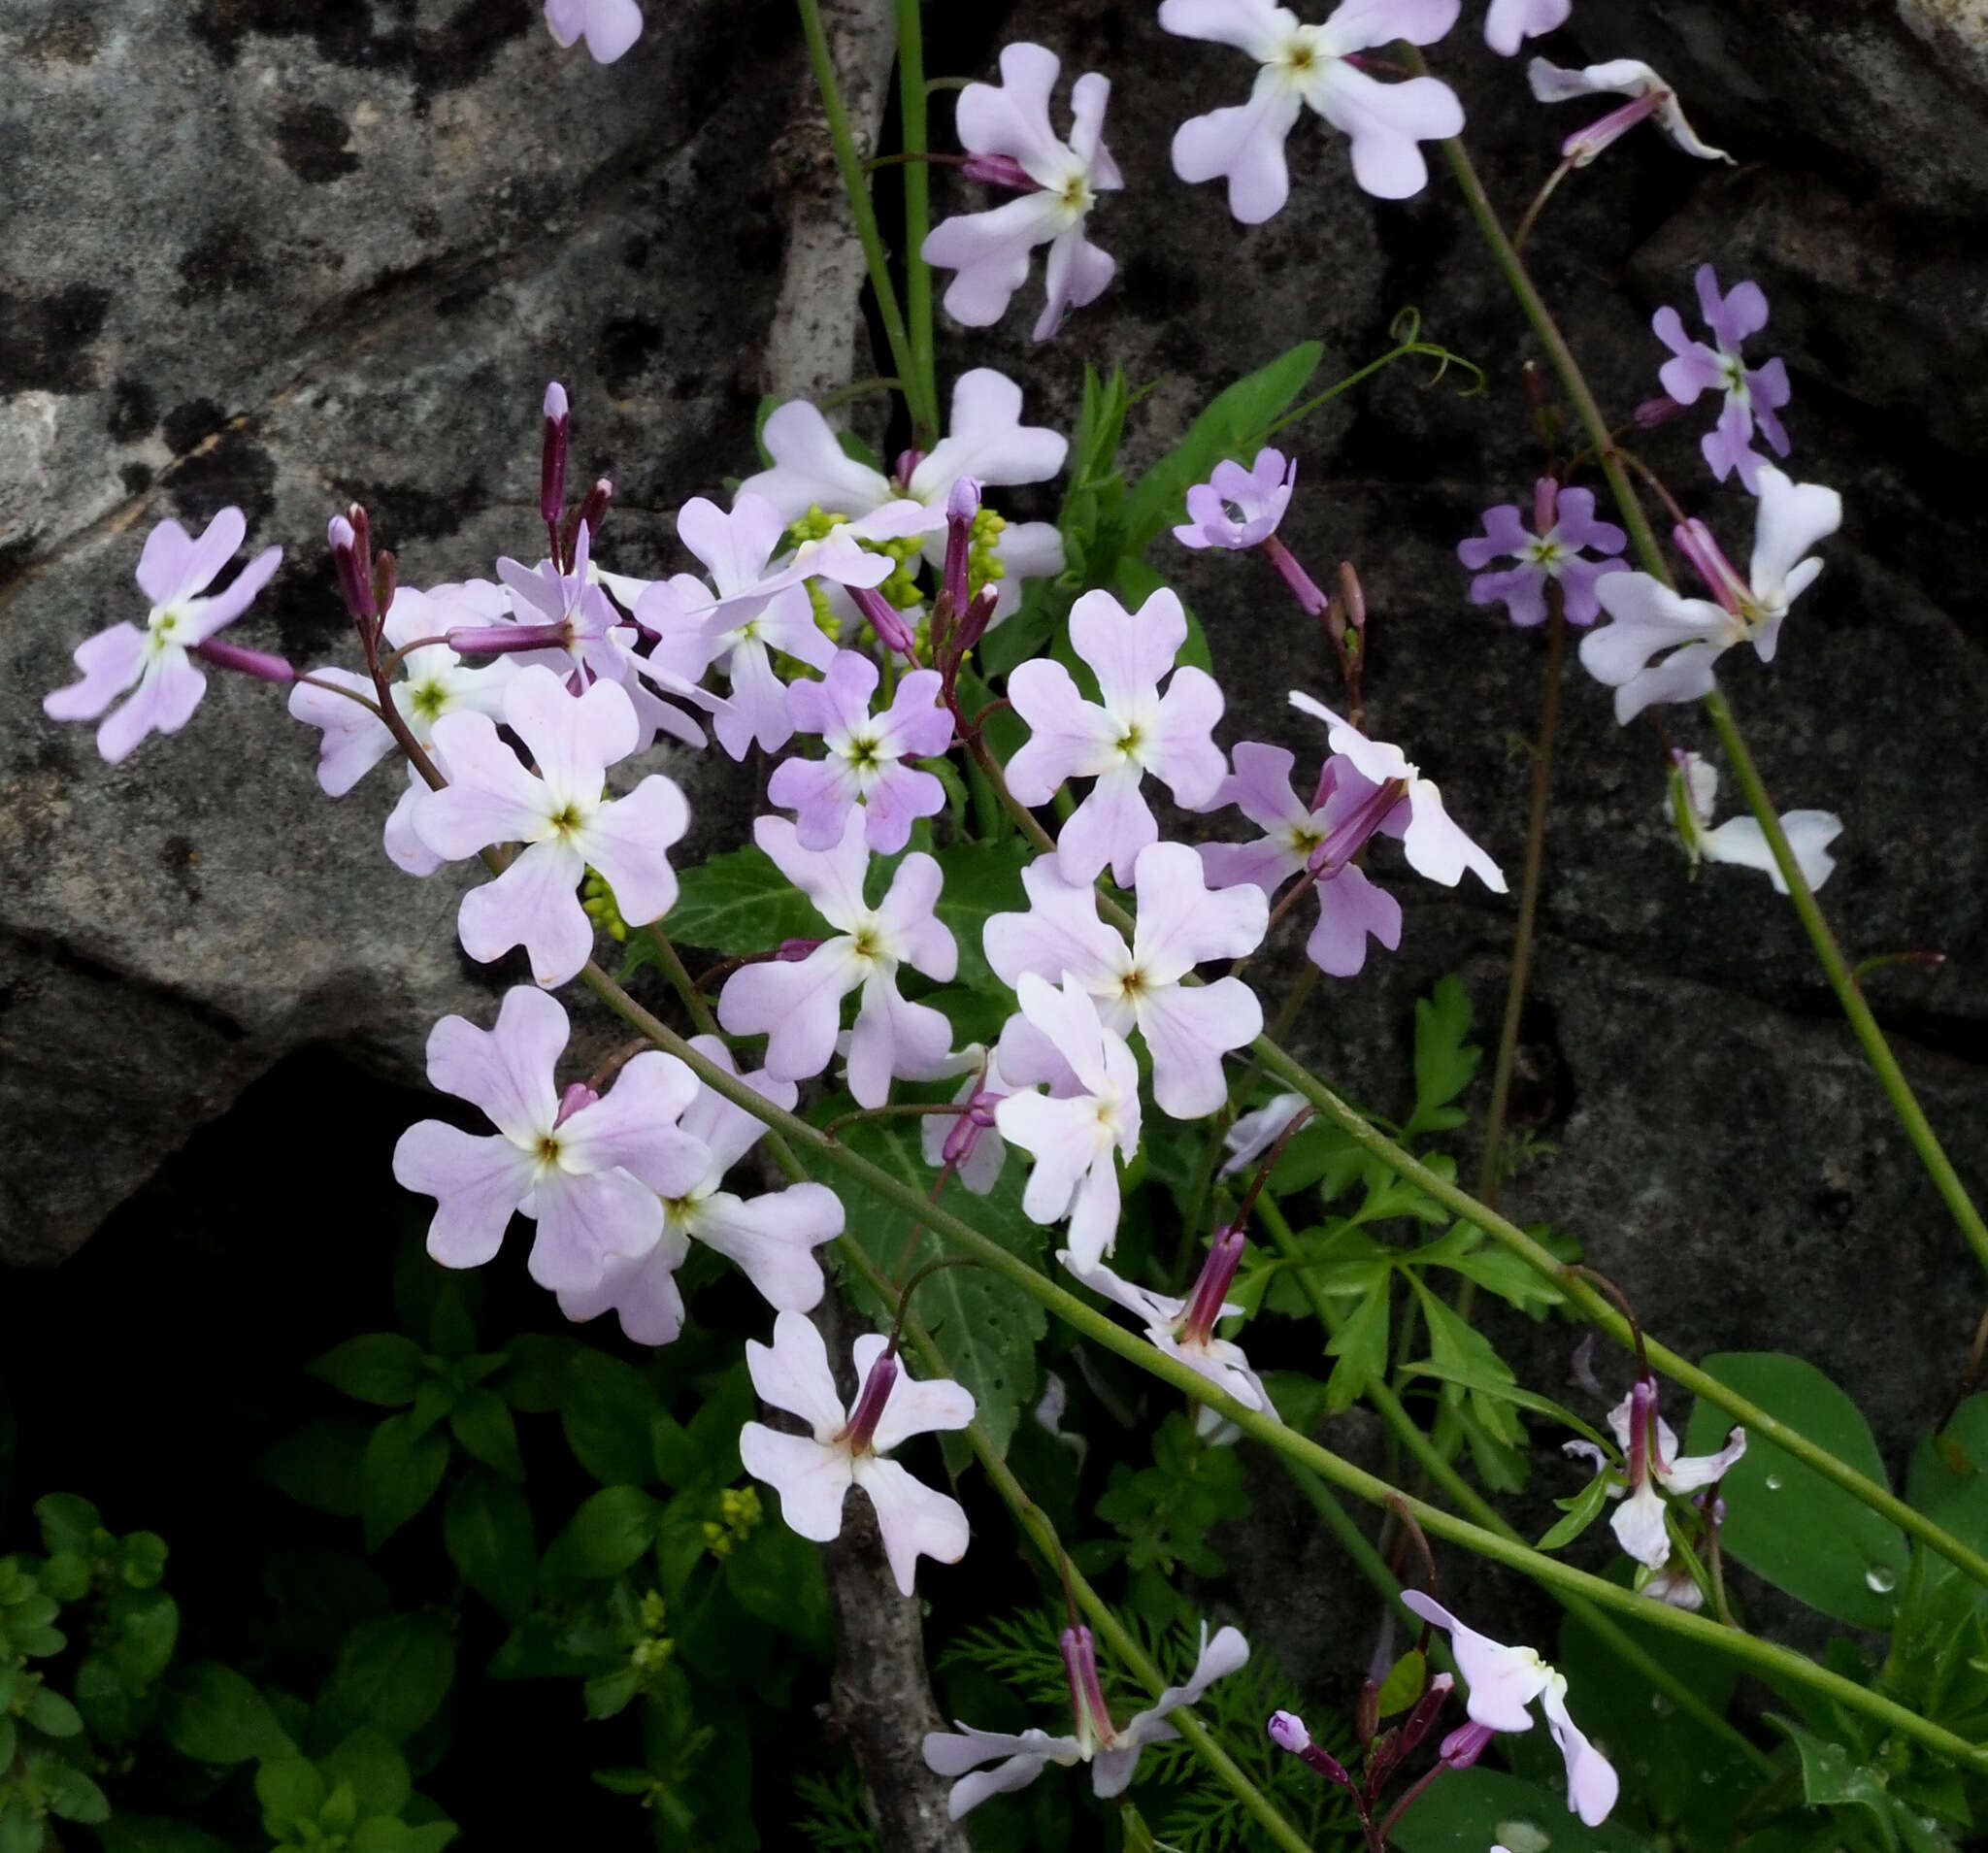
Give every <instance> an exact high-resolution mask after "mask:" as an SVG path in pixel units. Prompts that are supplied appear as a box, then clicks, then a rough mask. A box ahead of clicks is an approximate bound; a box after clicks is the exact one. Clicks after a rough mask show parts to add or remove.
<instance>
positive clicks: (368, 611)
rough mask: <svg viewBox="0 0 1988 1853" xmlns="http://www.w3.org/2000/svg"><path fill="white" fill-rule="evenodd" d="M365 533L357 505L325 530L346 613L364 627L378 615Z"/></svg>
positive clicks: (364, 522)
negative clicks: (364, 624)
mask: <svg viewBox="0 0 1988 1853" xmlns="http://www.w3.org/2000/svg"><path fill="white" fill-rule="evenodd" d="M365 533H366V511H365V510H364V509H362V508H360V506H359V505H358V504H357V503H356V502H354V503H353V504H352V506H351V507H350V509H348V511H347V512H346V513H344V514H334V515H333V516H332V517H331V521H330V523H329V525H328V526H327V527H326V528H325V530H324V538H325V540H326V541H327V542H328V543H329V544H330V546H331V563H332V565H333V567H334V568H335V569H336V570H337V572H338V589H339V592H340V595H341V596H342V597H343V598H344V599H345V602H346V610H347V611H348V612H350V613H351V614H352V616H353V618H354V619H355V620H357V621H358V622H359V623H362V624H363V623H365V622H367V621H368V620H369V619H371V618H373V617H374V616H376V615H377V614H378V612H379V607H378V606H377V605H375V604H374V602H373V562H372V560H371V559H370V558H368V557H367V550H366V540H365Z"/></svg>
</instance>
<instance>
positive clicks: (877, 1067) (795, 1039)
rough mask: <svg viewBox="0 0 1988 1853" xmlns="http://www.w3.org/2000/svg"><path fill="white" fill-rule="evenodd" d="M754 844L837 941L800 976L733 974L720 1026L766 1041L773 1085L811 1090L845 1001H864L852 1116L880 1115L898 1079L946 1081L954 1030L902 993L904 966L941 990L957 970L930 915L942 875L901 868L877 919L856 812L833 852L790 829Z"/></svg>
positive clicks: (918, 864)
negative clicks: (876, 1110) (859, 1110)
mask: <svg viewBox="0 0 1988 1853" xmlns="http://www.w3.org/2000/svg"><path fill="white" fill-rule="evenodd" d="M752 837H753V841H754V842H756V843H757V844H759V846H760V847H761V848H762V849H763V850H765V851H766V853H767V854H768V855H769V856H771V857H772V858H773V860H774V862H775V864H776V865H778V867H779V872H780V873H781V874H782V875H783V876H785V877H787V879H788V880H789V881H791V882H792V883H793V884H794V885H795V886H796V887H797V888H799V889H800V890H801V892H802V893H803V894H805V895H806V896H807V897H808V899H809V900H810V901H812V903H813V904H814V909H815V911H816V912H817V913H819V914H820V915H821V917H822V918H823V919H824V920H826V921H827V922H828V924H829V925H830V926H832V927H834V928H836V929H837V931H836V935H835V937H834V938H833V939H829V940H824V941H823V942H822V943H820V944H819V945H817V946H816V947H815V948H814V950H813V951H812V952H811V953H809V954H808V956H807V957H806V958H805V959H803V960H802V961H801V962H800V963H799V964H798V965H792V964H788V963H786V962H785V961H771V962H767V963H761V964H755V965H746V966H742V967H741V968H740V969H739V970H738V971H736V972H734V973H733V974H732V976H730V977H728V978H727V979H726V980H725V988H724V990H723V991H722V992H721V993H720V994H719V997H718V1021H719V1022H720V1023H721V1024H723V1025H724V1027H725V1028H726V1029H727V1030H728V1031H730V1033H731V1034H732V1035H734V1036H757V1035H760V1034H762V1033H764V1034H765V1036H766V1039H767V1042H766V1069H767V1073H768V1074H769V1075H774V1076H775V1077H777V1078H778V1079H779V1080H783V1081H798V1080H805V1079H807V1078H808V1076H809V1075H818V1074H820V1073H821V1071H822V1070H823V1069H824V1068H826V1067H827V1066H828V1063H829V1058H830V1057H831V1056H832V1055H834V1053H835V1044H836V1030H837V1028H838V1026H839V1025H840V1024H841V1021H842V1000H843V999H844V998H845V997H846V996H847V995H848V994H849V993H850V992H851V991H855V990H860V991H861V992H862V994H863V996H862V1001H861V1003H860V1005H859V1006H858V1008H857V1010H856V1024H855V1029H854V1032H853V1034H852V1035H851V1037H850V1041H849V1049H848V1078H849V1092H850V1093H851V1094H853V1095H854V1096H855V1098H856V1104H857V1105H858V1106H859V1107H881V1106H882V1105H883V1103H884V1100H885V1098H886V1097H887V1096H888V1095H889V1093H890V1078H891V1076H892V1075H906V1076H908V1077H910V1078H912V1079H930V1078H932V1077H934V1076H936V1075H940V1074H943V1073H944V1063H945V1058H946V1056H947V1055H948V1054H949V1053H950V1052H951V1049H952V1026H951V1025H950V1024H949V1023H948V1022H947V1021H946V1020H945V1018H944V1015H942V1014H941V1013H940V1012H939V1011H938V1010H935V1009H932V1007H931V1006H930V1005H928V1004H910V1003H907V1002H906V1001H905V999H904V998H903V997H902V996H900V995H899V992H898V988H897V974H898V968H899V967H900V966H901V965H909V966H911V968H912V969H913V970H914V971H919V972H922V973H924V974H925V976H927V977H930V978H937V979H938V980H939V981H940V982H941V983H944V982H945V981H946V980H947V979H949V978H950V977H951V976H952V975H953V973H954V971H955V970H956V969H957V966H958V962H959V948H958V947H957V946H956V945H955V944H954V943H953V938H952V935H951V934H950V933H948V932H947V931H946V930H945V928H944V927H943V926H941V925H940V924H939V922H938V920H937V919H936V918H934V916H933V911H932V910H933V906H934V904H935V903H936V902H937V901H938V899H939V889H940V885H941V882H942V879H943V877H941V875H940V873H939V865H938V863H936V862H934V861H933V860H932V858H931V857H930V856H928V855H925V854H923V853H922V852H920V851H916V850H914V851H913V852H912V853H911V854H910V855H908V856H906V857H905V859H904V860H903V861H902V862H900V863H899V864H898V866H897V873H896V875H894V876H893V877H891V883H890V892H889V893H888V894H886V895H885V896H884V897H883V899H882V901H881V902H879V903H878V905H877V906H876V907H874V908H873V907H872V906H871V905H870V904H869V903H868V902H867V901H866V900H864V898H863V877H864V876H865V875H866V874H867V873H868V871H869V867H870V851H869V850H868V848H867V847H865V845H864V840H863V838H864V826H863V819H862V818H861V817H859V816H857V815H855V814H854V813H853V812H851V813H850V815H849V817H848V820H847V822H846V823H845V825H844V827H843V835H842V841H841V842H840V843H839V844H836V845H835V847H834V848H832V849H809V848H805V847H804V846H803V845H802V844H801V842H800V838H799V836H798V834H797V833H796V831H795V829H794V826H793V825H792V824H791V823H789V822H788V821H787V820H786V818H784V817H761V818H759V819H758V821H757V822H755V823H754V824H753V826H752Z"/></svg>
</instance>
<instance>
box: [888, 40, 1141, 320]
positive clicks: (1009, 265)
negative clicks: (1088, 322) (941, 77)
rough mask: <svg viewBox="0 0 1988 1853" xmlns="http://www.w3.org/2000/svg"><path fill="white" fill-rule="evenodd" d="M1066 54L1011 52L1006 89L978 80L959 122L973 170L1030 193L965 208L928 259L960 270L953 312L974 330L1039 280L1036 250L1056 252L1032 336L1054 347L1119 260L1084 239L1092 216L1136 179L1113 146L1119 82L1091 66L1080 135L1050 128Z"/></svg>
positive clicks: (1075, 95) (1020, 48)
mask: <svg viewBox="0 0 1988 1853" xmlns="http://www.w3.org/2000/svg"><path fill="white" fill-rule="evenodd" d="M1058 68H1059V67H1058V61H1057V57H1056V54H1055V52H1053V51H1050V50H1046V49H1045V48H1044V47H1043V46H1040V45H1026V44H1024V45H1011V46H1007V47H1005V48H1003V50H1002V53H1001V82H1000V83H998V84H993V83H969V84H968V85H967V86H966V88H965V89H964V90H962V91H961V92H960V95H959V106H958V114H957V116H956V120H957V123H958V128H959V139H960V146H961V147H962V148H964V149H966V150H967V152H968V154H969V156H971V157H972V158H971V159H969V161H968V163H967V172H968V174H969V175H971V176H974V177H976V178H981V179H989V180H995V181H997V182H999V183H1003V184H1007V185H1011V186H1014V187H1016V188H1018V189H1020V193H1019V197H1018V198H1015V199H1011V200H1010V201H1009V202H1008V203H1007V204H1006V205H1005V206H997V207H995V208H994V209H993V210H992V211H991V212H985V213H963V214H959V215H955V216H954V217H952V218H948V219H946V220H944V222H943V223H942V224H939V225H935V226H934V227H933V228H932V231H931V232H930V233H929V234H928V235H927V237H926V239H925V244H924V248H923V250H922V251H921V253H920V255H922V256H923V258H924V259H925V261H926V262H927V263H928V264H932V265H936V266H937V267H938V268H940V269H942V270H950V271H955V272H957V273H958V274H957V275H956V276H955V277H954V278H953V280H952V281H951V282H950V283H949V284H948V285H947V286H946V290H945V310H946V313H947V314H949V315H951V316H952V317H953V318H954V320H956V321H961V322H964V323H965V324H966V325H967V326H968V327H969V328H986V327H991V326H992V325H993V324H994V323H995V322H997V321H999V320H1000V319H1001V317H1002V316H1003V315H1004V314H1006V313H1007V311H1008V305H1009V301H1010V299H1011V297H1012V296H1013V295H1014V292H1015V291H1016V290H1017V289H1019V288H1020V287H1021V286H1022V284H1023V283H1025V282H1026V281H1028V275H1029V253H1030V252H1031V251H1032V250H1034V249H1035V248H1036V247H1037V246H1038V245H1047V246H1048V247H1049V255H1048V258H1047V260H1046V265H1045V269H1044V282H1045V285H1046V288H1047V297H1048V299H1047V301H1046V302H1044V305H1043V313H1042V314H1041V315H1040V316H1039V317H1038V318H1037V320H1036V325H1035V327H1034V329H1032V330H1031V331H1030V334H1031V339H1032V340H1035V341H1047V340H1048V339H1049V337H1050V336H1051V335H1053V334H1054V333H1055V332H1056V329H1057V327H1058V325H1059V324H1060V323H1061V322H1062V320H1063V317H1064V315H1065V314H1067V313H1068V312H1069V311H1070V310H1071V309H1073V308H1075V309H1081V308H1082V307H1083V306H1084V305H1085V304H1086V303H1090V302H1095V301H1096V300H1097V299H1098V297H1099V296H1100V295H1102V294H1103V293H1104V289H1105V285H1106V284H1107V283H1109V282H1110V281H1111V277H1112V274H1113V272H1115V271H1116V269H1117V268H1118V267H1117V265H1116V264H1115V263H1114V262H1113V261H1112V260H1111V258H1110V256H1109V255H1107V253H1105V252H1104V251H1101V250H1100V249H1099V248H1097V247H1096V246H1095V245H1093V244H1091V243H1090V241H1089V240H1088V239H1086V238H1085V237H1084V220H1085V219H1086V218H1087V217H1088V216H1089V214H1090V210H1091V208H1092V207H1093V206H1094V205H1096V204H1097V196H1098V195H1099V194H1100V193H1110V192H1115V191H1117V189H1118V188H1119V187H1121V186H1123V185H1124V184H1125V182H1124V181H1123V180H1122V179H1121V178H1120V176H1119V173H1118V165H1117V163H1116V162H1115V161H1113V160H1112V159H1111V156H1110V150H1109V149H1106V147H1105V144H1104V139H1103V137H1104V127H1105V106H1106V104H1107V103H1108V102H1109V101H1110V96H1111V85H1110V82H1109V80H1107V79H1105V78H1103V77H1101V76H1100V75H1099V74H1098V73H1097V72H1095V71H1087V72H1085V73H1084V75H1083V76H1082V77H1080V78H1078V79H1077V82H1076V83H1074V84H1073V85H1072V86H1071V90H1070V115H1071V127H1070V140H1069V141H1067V142H1065V141H1063V140H1062V139H1061V138H1059V137H1058V135H1057V133H1056V131H1055V130H1054V129H1053V128H1051V127H1050V125H1049V96H1050V92H1051V91H1052V90H1053V89H1054V88H1055V86H1056V73H1057V70H1058Z"/></svg>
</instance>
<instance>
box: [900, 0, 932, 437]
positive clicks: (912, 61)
mask: <svg viewBox="0 0 1988 1853" xmlns="http://www.w3.org/2000/svg"><path fill="white" fill-rule="evenodd" d="M922 6H923V0H897V94H898V111H899V114H900V115H901V116H902V117H903V118H904V123H903V127H904V151H905V154H906V156H907V158H906V161H905V317H906V320H907V321H908V322H909V323H910V324H911V326H910V334H911V365H912V366H914V367H915V368H916V369H917V370H918V372H917V381H916V390H917V393H918V397H919V399H920V401H921V402H922V403H923V404H924V405H926V406H928V407H930V408H931V410H932V413H933V417H934V421H933V423H932V424H930V425H924V424H920V425H918V426H917V428H916V429H915V430H914V431H913V432H912V434H911V442H912V443H913V444H914V445H915V446H916V447H918V448H919V449H921V450H929V449H930V448H931V447H933V445H935V444H937V443H938V441H939V426H938V422H937V415H938V409H939V378H938V363H937V360H936V358H935V355H934V343H933V337H932V266H931V265H930V264H928V263H926V261H925V257H924V250H925V234H926V233H927V231H929V230H930V229H931V225H932V170H931V168H930V167H929V166H928V165H927V164H926V163H925V161H924V160H923V159H922V158H921V157H922V156H923V155H924V154H925V152H926V150H927V148H928V147H929V144H930V139H931V138H930V136H929V134H928V132H927V127H926V121H927V109H926V106H927V103H928V101H929V93H928V92H927V90H926V88H925V20H924V16H923V13H922V11H921V9H922Z"/></svg>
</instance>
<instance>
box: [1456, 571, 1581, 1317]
mask: <svg viewBox="0 0 1988 1853" xmlns="http://www.w3.org/2000/svg"><path fill="white" fill-rule="evenodd" d="M1547 604H1548V611H1547V618H1546V621H1547V624H1548V626H1549V628H1548V630H1547V633H1546V687H1545V692H1544V693H1543V694H1542V695H1541V698H1540V739H1539V743H1538V745H1536V746H1535V748H1534V751H1533V789H1532V802H1531V805H1530V807H1529V809H1528V811H1527V814H1526V866H1525V873H1524V875H1523V876H1522V877H1520V878H1519V888H1518V925H1517V927H1516V928H1515V929H1514V930H1513V933H1512V940H1511V976H1509V977H1508V979H1507V981H1506V986H1505V1021H1504V1022H1503V1023H1502V1024H1501V1025H1500V1026H1499V1031H1498V1056H1497V1061H1496V1063H1495V1065H1494V1066H1493V1068H1492V1071H1491V1106H1490V1108H1489V1110H1488V1111H1487V1112H1486V1114H1485V1116H1484V1159H1483V1163H1482V1165H1481V1166H1480V1167H1479V1169H1478V1172H1477V1195H1478V1196H1479V1197H1481V1198H1483V1200H1484V1201H1485V1202H1486V1203H1487V1204H1488V1203H1490V1202H1491V1201H1492V1200H1493V1199H1494V1198H1495V1197H1496V1196H1497V1194H1498V1182H1499V1175H1500V1172H1499V1158H1500V1155H1501V1154H1500V1147H1502V1146H1503V1145H1504V1143H1505V1114H1506V1109H1507V1108H1508V1107H1509V1106H1510V1104H1511V1071H1512V1066H1513V1064H1514V1062H1515V1061H1516V1060H1517V1057H1518V1024H1519V1017H1520V1015H1521V1014H1522V1013H1523V1011H1524V1009H1525V1004H1526V978H1527V976H1528V975H1529V973H1530V972H1531V970H1532V963H1533V936H1534V932H1535V929H1536V927H1537V925H1538V922H1539V917H1540V876H1541V870H1542V869H1543V868H1544V866H1545V861H1546V800H1547V797H1548V795H1549V794H1550V793H1551V791H1552V789H1553V752H1554V748H1555V746H1556V745H1558V742H1559V737H1560V684H1561V681H1562V679H1563V678H1562V672H1563V670H1564V668H1565V666H1566V662H1567V618H1566V615H1565V601H1564V600H1563V599H1562V598H1561V596H1560V586H1559V583H1558V582H1557V581H1555V582H1554V583H1553V584H1552V585H1550V586H1549V587H1548V591H1547ZM1474 1284H1475V1283H1474V1282H1473V1281H1469V1280H1467V1281H1465V1282H1464V1287H1463V1292H1462V1294H1461V1295H1460V1296H1459V1297H1458V1300H1457V1310H1458V1311H1459V1312H1461V1313H1463V1314H1464V1315H1465V1316H1467V1317H1468V1316H1469V1313H1470V1303H1471V1289H1472V1287H1473V1286H1474Z"/></svg>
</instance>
